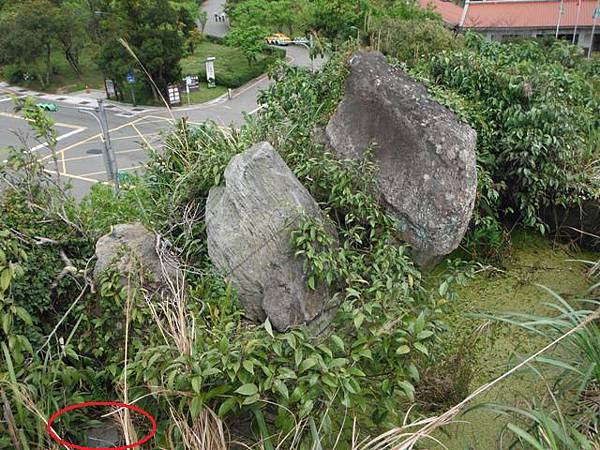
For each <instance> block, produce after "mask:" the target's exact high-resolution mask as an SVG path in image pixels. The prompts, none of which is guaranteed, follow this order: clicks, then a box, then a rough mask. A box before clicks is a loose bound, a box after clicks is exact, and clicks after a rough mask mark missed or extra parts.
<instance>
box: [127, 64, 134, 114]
mask: <svg viewBox="0 0 600 450" xmlns="http://www.w3.org/2000/svg"><path fill="white" fill-rule="evenodd" d="M127 83H129V85H130V86H131V101H132V103H133V106H136V104H135V91H134V89H133V85H134V84H135V76H134V75H133V70H130V71H129V72H127Z"/></svg>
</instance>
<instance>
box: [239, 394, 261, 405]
mask: <svg viewBox="0 0 600 450" xmlns="http://www.w3.org/2000/svg"><path fill="white" fill-rule="evenodd" d="M259 400H260V394H254V395H251V396H249V397H246V399H245V400H244V401H243V402H242V405H252V404H253V403H256V402H257V401H259Z"/></svg>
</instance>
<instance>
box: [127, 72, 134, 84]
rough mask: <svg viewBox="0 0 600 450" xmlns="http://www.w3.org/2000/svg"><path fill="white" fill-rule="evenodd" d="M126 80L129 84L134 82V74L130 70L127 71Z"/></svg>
mask: <svg viewBox="0 0 600 450" xmlns="http://www.w3.org/2000/svg"><path fill="white" fill-rule="evenodd" d="M127 82H128V83H129V84H133V83H135V76H134V75H133V72H132V71H129V72H128V73H127Z"/></svg>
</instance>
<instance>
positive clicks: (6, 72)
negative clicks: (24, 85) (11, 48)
mask: <svg viewBox="0 0 600 450" xmlns="http://www.w3.org/2000/svg"><path fill="white" fill-rule="evenodd" d="M25 74H26V71H25V70H24V69H23V68H22V67H21V66H20V65H18V64H8V65H6V66H4V69H3V70H2V75H3V76H4V78H6V81H8V82H9V83H10V84H19V83H21V82H22V81H24V80H25Z"/></svg>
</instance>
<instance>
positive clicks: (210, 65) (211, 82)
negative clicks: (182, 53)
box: [206, 56, 216, 88]
mask: <svg viewBox="0 0 600 450" xmlns="http://www.w3.org/2000/svg"><path fill="white" fill-rule="evenodd" d="M215 59H216V58H215V57H214V56H209V57H208V58H206V81H207V82H208V87H209V88H214V87H216V83H215Z"/></svg>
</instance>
